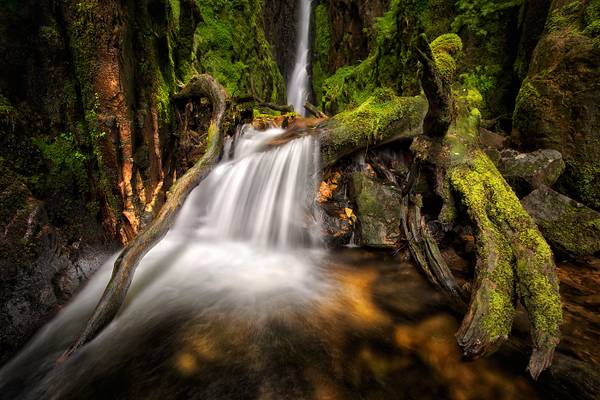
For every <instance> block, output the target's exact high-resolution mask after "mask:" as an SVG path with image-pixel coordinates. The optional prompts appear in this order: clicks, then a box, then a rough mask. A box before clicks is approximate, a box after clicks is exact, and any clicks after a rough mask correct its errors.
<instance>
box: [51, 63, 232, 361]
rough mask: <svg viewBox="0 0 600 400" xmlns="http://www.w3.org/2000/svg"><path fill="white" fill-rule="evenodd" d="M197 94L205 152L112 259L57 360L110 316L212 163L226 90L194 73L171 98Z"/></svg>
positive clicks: (218, 143) (91, 335)
mask: <svg viewBox="0 0 600 400" xmlns="http://www.w3.org/2000/svg"><path fill="white" fill-rule="evenodd" d="M197 97H208V98H209V100H210V102H211V103H212V106H213V112H212V119H211V123H210V126H209V128H208V139H207V141H208V142H207V149H206V153H205V154H204V156H203V157H202V158H201V159H200V160H199V161H198V162H196V164H195V165H194V166H193V167H192V168H190V169H189V170H188V171H187V172H186V173H185V174H184V175H183V176H182V177H181V178H179V179H178V180H177V182H176V183H175V184H174V186H173V188H172V189H171V190H170V192H169V196H168V198H167V201H166V202H165V204H164V205H163V206H162V208H161V209H160V212H159V213H158V215H157V216H156V218H155V219H154V220H153V221H152V222H151V223H150V224H149V225H148V226H147V227H146V228H145V229H144V231H143V232H141V233H140V234H139V235H138V236H137V237H136V238H135V239H134V240H133V241H131V242H130V243H129V245H127V247H125V249H124V250H123V251H122V252H121V255H120V256H119V258H118V259H117V261H116V262H115V265H114V269H113V273H112V276H111V278H110V281H109V283H108V285H107V287H106V289H105V290H104V293H103V294H102V297H101V299H100V301H99V303H98V305H97V306H96V308H95V310H94V312H93V314H92V316H91V317H90V319H89V320H88V322H87V324H86V326H85V328H84V330H83V331H82V332H81V334H80V335H79V337H78V338H77V340H76V341H75V343H74V344H73V345H72V346H71V347H70V348H69V349H68V350H67V351H65V352H64V353H63V354H62V355H61V357H60V358H59V360H58V362H59V363H60V362H63V361H65V360H66V359H68V358H69V357H70V356H71V355H72V354H73V353H74V352H75V351H76V350H77V349H78V348H80V347H82V346H83V345H85V344H86V343H87V342H89V341H90V340H92V339H93V338H94V337H95V336H96V335H97V334H98V333H99V332H100V331H101V330H102V329H103V328H104V327H106V326H107V325H108V324H109V323H110V322H111V321H112V320H113V318H114V317H115V315H116V314H117V312H118V311H119V309H120V308H121V305H122V304H123V302H124V300H125V297H126V295H127V291H128V289H129V286H130V285H131V281H132V279H133V274H134V272H135V269H136V267H137V266H138V264H139V263H140V261H141V260H142V258H143V257H144V256H145V255H146V253H148V251H150V250H151V249H152V248H153V247H154V246H155V245H156V244H157V243H158V242H160V240H161V239H162V238H163V237H164V236H165V235H166V234H167V232H168V231H169V229H170V227H171V225H172V224H173V222H174V221H175V216H176V215H177V212H178V211H179V210H180V209H181V207H182V205H183V203H184V201H185V199H186V198H187V196H188V194H189V193H190V192H191V191H192V189H194V188H195V187H196V186H197V185H198V183H200V181H201V180H202V179H203V178H204V177H205V176H206V175H207V174H208V172H209V171H210V170H211V168H212V167H213V166H214V165H215V163H216V161H217V159H218V157H219V154H220V152H221V144H222V129H221V122H222V119H223V116H224V114H225V111H226V108H227V93H226V92H225V89H224V88H223V87H222V86H221V85H220V84H219V83H218V82H217V81H216V80H215V79H213V78H212V77H211V76H210V75H198V76H195V77H193V78H192V79H191V80H190V82H189V83H188V84H187V85H186V86H185V87H184V88H183V89H182V90H181V91H180V92H179V93H178V94H176V95H174V96H173V99H174V100H175V101H179V100H185V101H187V100H188V99H190V98H197Z"/></svg>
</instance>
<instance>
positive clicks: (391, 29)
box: [321, 0, 425, 114]
mask: <svg viewBox="0 0 600 400" xmlns="http://www.w3.org/2000/svg"><path fill="white" fill-rule="evenodd" d="M424 7H425V4H424V3H423V2H421V1H417V0H410V1H400V0H392V2H391V3H390V6H389V9H388V11H387V12H386V13H385V14H384V15H383V16H382V17H380V18H379V19H377V21H376V23H375V37H374V39H373V45H372V48H371V51H370V53H369V56H368V57H367V58H366V59H365V60H363V61H362V62H361V63H359V64H357V65H354V66H344V67H342V68H340V69H338V70H337V71H336V72H335V74H334V75H332V76H331V77H329V78H328V79H325V80H324V83H323V96H322V100H321V106H322V108H323V109H324V110H326V111H327V112H329V113H331V114H337V113H339V112H342V111H345V110H349V109H351V108H354V107H357V106H358V105H360V104H361V103H363V102H364V101H365V100H366V99H367V98H368V97H369V96H370V95H371V94H372V93H373V90H375V89H376V88H390V89H392V90H394V91H395V92H396V93H399V94H403V95H406V96H412V95H416V94H418V93H419V92H420V85H419V80H418V63H417V57H416V54H415V53H414V52H413V51H414V50H413V49H414V48H415V45H416V40H417V35H418V32H419V29H420V26H421V25H420V21H419V15H420V13H421V12H422V10H423V9H424Z"/></svg>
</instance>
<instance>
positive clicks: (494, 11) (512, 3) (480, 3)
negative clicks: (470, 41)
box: [452, 0, 523, 37]
mask: <svg viewBox="0 0 600 400" xmlns="http://www.w3.org/2000/svg"><path fill="white" fill-rule="evenodd" d="M522 3H523V0H502V1H499V0H457V1H456V7H457V9H458V12H459V14H458V16H457V17H456V18H455V19H454V21H453V22H452V28H453V30H454V31H456V32H457V31H459V30H460V29H461V28H462V27H463V26H467V27H468V28H469V29H470V30H471V31H472V32H473V33H475V34H476V35H477V36H480V37H486V36H488V35H490V34H494V33H496V29H495V26H496V25H497V23H498V22H499V21H501V20H502V18H503V17H504V12H505V11H507V10H510V9H514V8H516V7H519V6H521V4H522Z"/></svg>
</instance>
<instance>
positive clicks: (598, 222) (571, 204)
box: [521, 186, 600, 256]
mask: <svg viewBox="0 0 600 400" xmlns="http://www.w3.org/2000/svg"><path fill="white" fill-rule="evenodd" d="M521 202H522V204H523V207H525V209H526V210H527V212H528V213H529V214H530V215H531V216H532V217H533V219H534V220H535V222H536V223H537V224H538V226H539V228H540V230H541V231H542V233H543V234H544V237H545V238H546V239H547V240H548V241H549V242H550V244H551V245H552V247H553V248H554V249H555V250H557V251H559V252H561V253H566V254H570V255H575V256H586V255H592V254H596V253H598V252H600V213H599V212H596V211H594V210H592V209H590V208H588V207H586V206H585V205H583V204H581V203H579V202H577V201H575V200H573V199H570V198H569V197H567V196H564V195H562V194H560V193H558V192H555V191H554V190H552V189H550V188H548V187H546V186H542V187H540V188H539V189H537V190H534V191H533V192H531V194H530V195H529V196H527V197H525V198H524V199H523V200H522V201H521Z"/></svg>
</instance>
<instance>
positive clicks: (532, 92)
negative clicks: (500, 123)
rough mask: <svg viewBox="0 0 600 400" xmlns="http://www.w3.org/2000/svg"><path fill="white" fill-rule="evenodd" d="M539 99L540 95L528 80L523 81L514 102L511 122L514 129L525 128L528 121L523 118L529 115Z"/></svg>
mask: <svg viewBox="0 0 600 400" xmlns="http://www.w3.org/2000/svg"><path fill="white" fill-rule="evenodd" d="M539 98H540V94H539V92H538V91H537V89H536V88H535V86H534V85H533V84H532V83H531V82H530V81H529V79H525V81H523V84H522V85H521V89H520V90H519V94H518V95H517V100H516V102H515V110H514V113H513V121H514V125H515V127H516V128H519V129H523V128H525V129H526V128H527V125H528V120H527V118H525V116H526V115H529V114H530V113H531V112H532V111H534V110H535V107H534V105H535V104H536V103H537V102H538V99H539Z"/></svg>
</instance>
